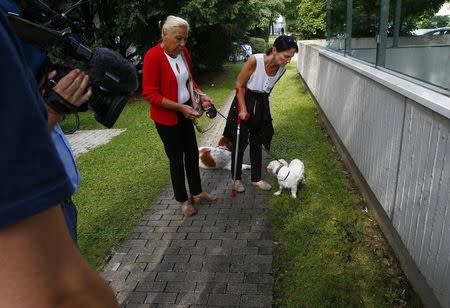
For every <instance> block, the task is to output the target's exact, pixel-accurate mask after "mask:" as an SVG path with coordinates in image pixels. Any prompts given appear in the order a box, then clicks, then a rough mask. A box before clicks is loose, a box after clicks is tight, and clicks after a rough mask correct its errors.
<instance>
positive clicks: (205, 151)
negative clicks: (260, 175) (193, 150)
mask: <svg viewBox="0 0 450 308" xmlns="http://www.w3.org/2000/svg"><path fill="white" fill-rule="evenodd" d="M232 149H233V144H232V143H231V141H230V140H228V139H227V138H225V137H222V138H220V140H219V143H218V145H217V147H200V148H199V149H198V159H199V166H200V168H203V169H225V170H231V150H232ZM245 169H250V165H246V164H242V170H245Z"/></svg>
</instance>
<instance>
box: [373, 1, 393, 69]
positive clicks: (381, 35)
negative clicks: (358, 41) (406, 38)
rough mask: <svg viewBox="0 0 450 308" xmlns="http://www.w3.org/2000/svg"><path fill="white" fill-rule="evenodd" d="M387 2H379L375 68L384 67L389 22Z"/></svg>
mask: <svg viewBox="0 0 450 308" xmlns="http://www.w3.org/2000/svg"><path fill="white" fill-rule="evenodd" d="M389 2H390V0H381V9H380V25H379V30H378V36H377V62H376V65H377V66H381V67H384V66H385V65H386V45H387V29H388V21H389Z"/></svg>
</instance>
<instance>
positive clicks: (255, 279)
mask: <svg viewBox="0 0 450 308" xmlns="http://www.w3.org/2000/svg"><path fill="white" fill-rule="evenodd" d="M273 280H274V278H273V276H272V275H270V274H265V273H246V274H245V278H244V282H245V283H273Z"/></svg>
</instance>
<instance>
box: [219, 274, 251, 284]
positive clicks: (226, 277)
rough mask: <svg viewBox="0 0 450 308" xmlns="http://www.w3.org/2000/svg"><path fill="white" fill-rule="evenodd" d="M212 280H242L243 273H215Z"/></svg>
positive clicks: (235, 281) (230, 281) (234, 281)
mask: <svg viewBox="0 0 450 308" xmlns="http://www.w3.org/2000/svg"><path fill="white" fill-rule="evenodd" d="M213 280H214V281H222V282H229V283H232V282H233V283H237V282H243V281H244V273H216V274H215V276H214V278H213Z"/></svg>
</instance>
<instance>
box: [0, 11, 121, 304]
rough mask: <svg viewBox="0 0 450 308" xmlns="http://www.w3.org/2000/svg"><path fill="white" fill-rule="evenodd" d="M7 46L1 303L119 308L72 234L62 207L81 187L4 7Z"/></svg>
mask: <svg viewBox="0 0 450 308" xmlns="http://www.w3.org/2000/svg"><path fill="white" fill-rule="evenodd" d="M0 45H1V46H2V48H0V67H1V68H2V69H1V70H0V95H1V99H0V100H1V102H2V103H1V104H0V125H2V129H0V139H1V140H2V144H3V149H2V151H0V182H1V183H2V189H1V190H0V251H1V254H0V264H1V266H0V277H2V279H0V298H1V302H0V306H1V307H117V302H116V301H115V298H114V294H113V292H112V290H111V289H110V288H109V287H108V286H107V285H106V283H105V282H104V281H103V280H102V279H101V278H100V276H99V275H98V274H96V273H95V272H94V271H93V270H92V269H91V268H90V267H89V265H88V264H87V262H86V261H85V260H84V259H83V257H82V256H81V254H80V252H79V251H78V249H76V246H75V245H74V244H73V241H72V240H71V238H70V235H69V233H68V232H67V228H66V226H65V223H64V217H63V214H62V211H61V209H60V207H59V206H58V205H59V203H60V201H61V200H65V199H67V198H68V197H69V196H70V194H71V193H72V192H73V187H72V185H71V184H70V181H69V179H68V177H67V174H66V172H65V170H64V167H63V166H62V164H61V161H60V159H59V157H58V154H57V152H56V150H55V147H54V145H53V143H52V141H51V139H50V135H49V133H48V126H47V125H48V123H47V122H46V120H47V119H46V114H45V110H44V105H43V103H42V98H41V97H40V94H39V93H38V88H37V85H36V82H35V80H34V77H33V76H32V75H31V73H30V71H29V69H28V68H27V67H26V66H25V59H24V58H23V51H22V50H21V48H20V44H19V42H18V40H17V37H16V36H15V34H14V32H13V30H12V29H11V28H10V26H9V24H8V21H7V19H6V17H5V15H4V11H3V9H0ZM69 92H70V91H68V92H67V93H69Z"/></svg>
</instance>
